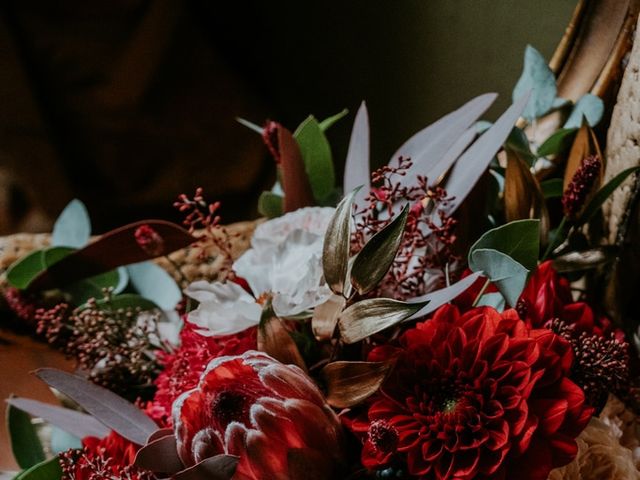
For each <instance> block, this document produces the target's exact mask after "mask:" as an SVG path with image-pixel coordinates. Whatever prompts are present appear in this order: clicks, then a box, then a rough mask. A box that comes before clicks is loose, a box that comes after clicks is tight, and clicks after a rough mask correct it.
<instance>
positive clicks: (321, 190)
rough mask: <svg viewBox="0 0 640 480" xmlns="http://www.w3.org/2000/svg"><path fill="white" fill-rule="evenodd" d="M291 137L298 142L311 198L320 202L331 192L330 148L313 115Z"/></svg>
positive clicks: (333, 173) (332, 184) (333, 176)
mask: <svg viewBox="0 0 640 480" xmlns="http://www.w3.org/2000/svg"><path fill="white" fill-rule="evenodd" d="M293 137H294V138H295V139H296V141H297V142H298V145H299V147H300V154H301V155H302V160H303V162H304V167H305V171H306V173H307V178H308V179H309V183H310V184H311V190H312V191H313V197H314V198H315V199H316V201H319V202H321V201H322V200H324V199H325V198H326V197H328V196H329V195H330V194H331V192H332V191H333V187H334V185H335V172H334V170H333V159H332V157H331V147H330V146H329V142H328V140H327V137H325V135H324V132H323V131H322V128H320V124H319V123H318V121H317V120H316V119H315V117H314V116H313V115H309V116H308V117H307V119H306V120H305V121H304V122H302V123H301V124H300V126H299V127H298V128H297V130H296V131H295V133H294V134H293Z"/></svg>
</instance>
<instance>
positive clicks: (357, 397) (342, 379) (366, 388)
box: [321, 361, 393, 408]
mask: <svg viewBox="0 0 640 480" xmlns="http://www.w3.org/2000/svg"><path fill="white" fill-rule="evenodd" d="M392 368H393V363H392V362H342V361H340V362H331V363H329V364H328V365H326V366H325V367H324V368H323V369H322V372H321V376H322V379H323V380H324V383H325V385H326V388H327V395H326V398H327V403H328V404H329V405H331V406H332V407H335V408H348V407H352V406H354V405H357V404H359V403H360V402H362V401H364V400H365V399H367V398H368V397H370V396H371V395H373V394H374V393H375V392H377V391H378V389H379V388H380V385H382V382H384V380H385V378H386V377H387V374H388V373H389V372H390V371H391V369H392Z"/></svg>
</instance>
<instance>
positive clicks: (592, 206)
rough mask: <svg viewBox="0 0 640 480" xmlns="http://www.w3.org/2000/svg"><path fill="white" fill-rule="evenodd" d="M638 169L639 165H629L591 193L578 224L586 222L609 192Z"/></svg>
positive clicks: (639, 169)
mask: <svg viewBox="0 0 640 480" xmlns="http://www.w3.org/2000/svg"><path fill="white" fill-rule="evenodd" d="M638 171H640V167H630V168H627V169H626V170H623V171H622V172H620V173H619V174H617V175H616V176H615V177H613V178H612V179H611V180H609V181H608V182H607V183H606V184H605V185H604V186H603V187H602V188H601V189H600V190H598V192H597V193H596V194H595V195H593V197H592V198H591V201H590V202H589V203H587V206H586V207H585V209H584V211H583V212H582V216H581V217H580V219H579V220H578V221H577V224H578V225H582V224H583V223H586V222H588V221H589V220H590V219H591V218H592V217H593V216H594V215H595V214H596V213H597V212H598V210H600V207H602V205H603V204H604V202H605V201H606V200H607V198H609V196H611V194H612V193H613V192H614V191H615V190H616V188H618V187H619V186H620V185H621V184H622V182H624V181H625V180H626V179H627V177H628V176H629V175H633V174H634V173H636V172H638Z"/></svg>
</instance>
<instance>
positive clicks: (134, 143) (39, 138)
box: [0, 0, 576, 234]
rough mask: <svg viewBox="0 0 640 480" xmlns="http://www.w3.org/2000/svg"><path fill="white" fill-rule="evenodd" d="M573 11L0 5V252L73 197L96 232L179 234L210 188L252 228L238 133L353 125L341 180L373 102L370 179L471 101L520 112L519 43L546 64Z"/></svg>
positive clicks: (476, 0) (536, 7) (265, 169)
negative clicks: (191, 203) (182, 215)
mask: <svg viewBox="0 0 640 480" xmlns="http://www.w3.org/2000/svg"><path fill="white" fill-rule="evenodd" d="M575 4H576V0H537V1H531V0H528V1H524V0H401V1H394V2H372V1H365V0H358V1H350V2H345V1H341V2H339V1H333V0H325V1H323V2H301V1H297V2H294V1H289V0H287V1H276V2H260V1H244V2H241V1H236V2H213V1H205V0H190V1H178V0H110V1H104V0H102V1H90V2H87V1H77V0H63V1H57V2H51V1H44V0H41V1H37V0H4V1H3V2H0V45H1V48H0V71H1V72H2V74H1V75H0V109H1V112H0V234H7V233H12V232H16V231H46V230H48V229H49V228H50V227H51V223H52V221H53V220H54V219H55V217H56V216H57V214H58V213H59V211H60V210H61V209H62V208H63V207H64V206H65V204H66V203H67V202H68V201H69V200H71V199H72V198H74V197H78V198H80V199H82V200H83V201H84V202H85V203H86V204H87V206H88V208H89V211H90V214H91V217H92V220H93V223H94V227H95V228H94V230H95V231H96V232H101V231H104V230H106V229H109V228H113V227H115V226H118V225H120V224H122V223H124V222H128V221H133V220H137V219H141V218H144V217H162V218H167V219H172V220H178V215H177V213H176V212H174V211H173V209H172V208H171V204H172V202H173V200H174V199H175V197H176V196H177V195H178V194H179V193H182V192H185V193H191V192H193V190H194V189H195V187H197V186H203V187H204V188H205V192H206V194H207V195H208V197H209V198H210V199H221V200H222V201H223V209H222V214H223V216H224V219H225V221H227V222H231V221H234V220H238V219H241V218H248V217H252V216H255V215H257V213H256V200H257V196H258V194H259V193H260V191H261V190H262V189H264V188H268V187H270V186H271V184H272V183H273V179H274V167H273V164H272V162H271V160H270V159H269V158H268V156H267V152H266V149H265V148H263V146H262V144H261V141H260V138H259V137H258V136H257V135H256V134H255V133H253V132H251V131H249V130H247V129H246V128H245V127H242V126H240V125H239V124H237V123H236V122H235V120H234V119H235V117H237V116H241V117H244V118H247V119H249V120H252V121H254V122H255V123H262V122H263V121H264V120H265V119H266V118H272V119H277V120H279V121H281V122H282V123H284V124H285V125H287V126H288V127H289V128H291V129H294V128H295V127H296V125H297V124H298V123H299V122H300V121H302V120H303V119H304V118H305V117H306V116H307V115H308V114H309V113H313V114H314V115H316V116H317V117H318V118H324V117H326V116H328V115H331V114H334V113H336V112H338V111H340V110H342V109H343V108H345V107H346V108H348V109H349V110H350V112H351V113H350V115H349V117H347V118H346V119H345V120H342V121H341V122H340V123H338V124H337V125H336V126H334V127H332V129H331V130H330V131H329V133H328V136H329V140H330V141H331V143H332V145H333V153H334V157H335V160H336V163H337V164H338V170H339V171H341V169H342V163H343V161H344V156H345V154H346V146H347V143H348V138H349V134H350V131H351V125H352V121H353V114H354V113H355V111H356V109H357V107H358V104H359V103H360V101H361V100H363V99H364V100H366V101H367V104H368V107H369V113H370V119H371V128H372V162H373V163H374V164H377V165H379V164H381V163H383V162H386V161H387V160H388V158H389V156H390V155H391V154H392V153H393V151H394V150H395V148H396V147H398V146H399V145H400V143H401V142H402V141H404V140H405V139H406V138H407V137H409V136H410V135H411V134H412V133H414V132H415V131H417V130H418V129H420V128H422V127H424V126H426V125H427V124H428V123H430V122H432V121H434V120H435V119H437V118H438V117H440V116H442V115H443V114H445V113H447V112H448V111H451V110H453V109H455V108H456V107H458V106H459V105H461V104H462V103H464V102H465V101H466V100H468V99H470V98H471V97H473V96H475V95H478V94H480V93H484V92H487V91H496V92H498V93H499V94H500V98H499V99H498V101H497V102H496V106H495V107H493V108H492V110H491V111H490V112H489V115H488V118H493V117H494V116H495V115H496V114H498V113H499V112H500V111H501V110H502V109H504V108H506V106H507V105H508V104H509V102H510V100H511V89H512V87H513V85H514V84H515V81H516V80H517V78H518V75H519V73H520V70H521V67H522V57H523V53H524V48H525V45H526V44H527V43H530V44H532V45H534V46H535V47H536V48H538V50H540V51H541V52H542V53H543V54H544V55H545V56H546V57H547V58H550V56H551V54H552V52H553V50H554V48H555V45H556V44H557V42H558V41H559V39H560V37H561V36H562V33H563V32H564V29H565V27H566V25H567V24H568V21H569V19H570V17H571V14H572V12H573V9H574V7H575Z"/></svg>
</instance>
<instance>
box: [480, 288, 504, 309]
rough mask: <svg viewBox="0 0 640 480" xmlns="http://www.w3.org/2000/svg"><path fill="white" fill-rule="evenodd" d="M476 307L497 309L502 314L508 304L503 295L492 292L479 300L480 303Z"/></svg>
mask: <svg viewBox="0 0 640 480" xmlns="http://www.w3.org/2000/svg"><path fill="white" fill-rule="evenodd" d="M476 306H477V307H492V308H495V309H496V310H497V311H499V312H502V311H503V310H504V309H505V307H506V303H505V300H504V297H503V296H502V294H501V293H499V292H490V293H485V294H484V295H482V296H481V297H480V299H479V300H478V303H476Z"/></svg>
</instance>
